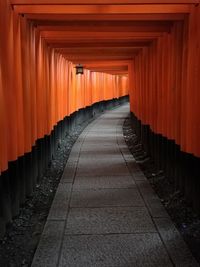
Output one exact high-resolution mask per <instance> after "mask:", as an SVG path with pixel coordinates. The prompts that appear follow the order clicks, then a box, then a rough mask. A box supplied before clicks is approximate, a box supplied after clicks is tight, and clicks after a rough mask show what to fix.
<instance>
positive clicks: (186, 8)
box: [14, 4, 191, 14]
mask: <svg viewBox="0 0 200 267" xmlns="http://www.w3.org/2000/svg"><path fill="white" fill-rule="evenodd" d="M14 10H15V11H16V12H17V13H20V14H24V13H26V14H38V13H39V14H145V13H150V14H155V13H189V12H190V10H191V5H190V4H181V5H180V4H159V5H156V4H150V5H147V4H143V5H137V4H134V5H94V4H93V5H40V4H38V5H14Z"/></svg>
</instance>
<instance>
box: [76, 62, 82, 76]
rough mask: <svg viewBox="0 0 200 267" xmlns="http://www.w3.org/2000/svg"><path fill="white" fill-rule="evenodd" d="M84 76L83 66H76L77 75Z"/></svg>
mask: <svg viewBox="0 0 200 267" xmlns="http://www.w3.org/2000/svg"><path fill="white" fill-rule="evenodd" d="M78 74H83V66H82V65H81V64H78V65H76V75H78Z"/></svg>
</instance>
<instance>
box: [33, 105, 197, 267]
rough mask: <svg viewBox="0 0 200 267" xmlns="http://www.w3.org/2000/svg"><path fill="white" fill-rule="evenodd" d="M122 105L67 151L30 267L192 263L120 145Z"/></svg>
mask: <svg viewBox="0 0 200 267" xmlns="http://www.w3.org/2000/svg"><path fill="white" fill-rule="evenodd" d="M128 110H129V106H128V105H127V104H126V105H124V106H122V107H120V108H117V109H115V110H113V111H109V112H106V113H105V114H103V115H101V116H100V117H99V118H98V119H96V120H95V121H93V122H92V123H91V124H89V126H88V127H87V128H86V129H85V130H84V131H83V132H82V134H81V135H80V137H79V138H78V140H77V142H76V143H75V145H74V146H73V149H72V151H71V154H70V157H69V159H68V162H67V165H66V168H65V171H64V173H63V176H62V178H61V181H60V184H59V186H58V190H57V193H56V196H55V199H54V202H53V205H52V207H51V210H50V213H49V216H48V219H47V223H46V226H45V229H44V232H43V235H42V237H41V240H40V244H39V246H38V249H37V251H36V254H35V257H34V260H33V263H32V267H43V266H45V267H46V266H52V267H53V266H60V267H61V266H62V267H64V266H69V267H75V266H84V267H114V266H115V267H134V266H137V267H139V266H140V267H156V266H159V267H161V266H163V267H168V266H180V267H184V266H185V267H186V266H187V267H188V266H191V267H195V266H198V264H197V263H196V262H195V260H194V259H193V257H192V256H191V254H190V252H189V250H188V248H187V247H186V245H185V243H184V241H183V240H182V238H181V236H180V234H179V233H178V231H177V230H176V228H175V226H174V224H173V223H172V221H171V219H170V218H169V215H168V214H167V212H166V211H165V209H164V207H163V206H162V204H161V202H160V200H159V198H158V197H157V195H156V194H155V193H154V192H153V190H152V188H151V186H150V185H149V182H148V181H147V179H146V178H145V176H144V175H143V173H142V172H141V171H140V168H139V167H138V165H137V163H136V162H135V161H134V158H133V156H132V155H131V154H130V152H129V150H128V147H127V145H126V144H125V141H124V137H123V133H122V124H123V121H124V119H125V118H126V117H127V115H128Z"/></svg>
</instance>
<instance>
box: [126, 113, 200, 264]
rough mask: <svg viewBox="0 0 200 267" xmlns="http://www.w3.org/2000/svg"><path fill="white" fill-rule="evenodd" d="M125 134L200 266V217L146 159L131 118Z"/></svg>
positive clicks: (129, 145)
mask: <svg viewBox="0 0 200 267" xmlns="http://www.w3.org/2000/svg"><path fill="white" fill-rule="evenodd" d="M123 132H124V138H125V141H126V143H127V145H128V147H129V150H130V151H131V153H132V154H133V156H134V157H135V159H136V160H137V158H138V159H141V158H144V160H143V161H140V163H139V165H140V168H141V170H142V171H143V173H144V174H145V176H146V177H147V178H148V180H149V182H150V184H151V186H152V187H153V188H154V190H155V191H156V193H157V194H158V196H159V197H160V199H161V202H162V203H163V205H164V206H165V208H166V210H167V212H168V213H169V215H170V216H171V218H172V220H173V222H174V223H175V225H176V227H177V229H178V230H179V232H180V233H181V235H182V237H183V239H184V240H185V242H186V243H187V245H188V246H189V248H190V250H191V252H192V254H193V255H194V257H195V258H196V260H197V261H198V262H199V264H200V216H198V215H197V214H195V213H194V212H193V211H192V208H191V207H190V206H188V204H187V203H186V201H185V200H184V197H183V196H182V194H181V193H180V192H179V191H177V192H174V188H175V186H174V184H173V182H172V181H169V180H168V179H167V178H166V177H165V174H164V173H163V172H162V171H157V170H156V168H155V165H154V162H153V161H152V159H151V158H146V155H145V152H144V151H143V149H142V146H141V144H139V142H138V139H137V136H136V134H135V131H134V129H132V127H131V119H130V117H128V118H127V119H126V120H125V122H124V125H123Z"/></svg>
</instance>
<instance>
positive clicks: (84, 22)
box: [11, 0, 199, 75]
mask: <svg viewBox="0 0 200 267" xmlns="http://www.w3.org/2000/svg"><path fill="white" fill-rule="evenodd" d="M11 4H12V5H13V8H14V10H15V11H16V12H17V13H19V14H23V16H25V17H26V18H27V20H28V21H29V22H31V23H33V24H34V25H35V27H37V29H38V31H39V32H40V35H41V37H42V38H44V39H45V42H46V43H47V44H48V45H49V46H51V47H53V48H54V49H55V50H56V51H57V52H58V53H61V54H62V55H64V56H65V57H66V59H68V60H70V61H72V62H73V63H74V64H77V63H81V64H83V65H84V67H85V68H88V69H90V70H92V71H100V72H106V73H111V74H119V75H126V74H127V73H128V66H129V64H130V62H132V60H133V59H134V57H135V56H136V55H137V54H138V53H140V51H141V50H142V49H143V48H144V47H146V46H148V45H150V43H151V42H153V41H154V40H156V39H157V38H158V37H159V36H162V34H163V33H164V32H170V30H171V27H172V25H173V23H174V21H177V20H184V19H185V17H186V16H187V15H188V14H189V13H190V10H191V6H192V5H196V4H199V0H175V1H172V0H171V1H170V0H163V1H159V0H134V1H133V0H123V1H122V0H96V1H94V0H93V1H92V0H57V1H56V0H11Z"/></svg>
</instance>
